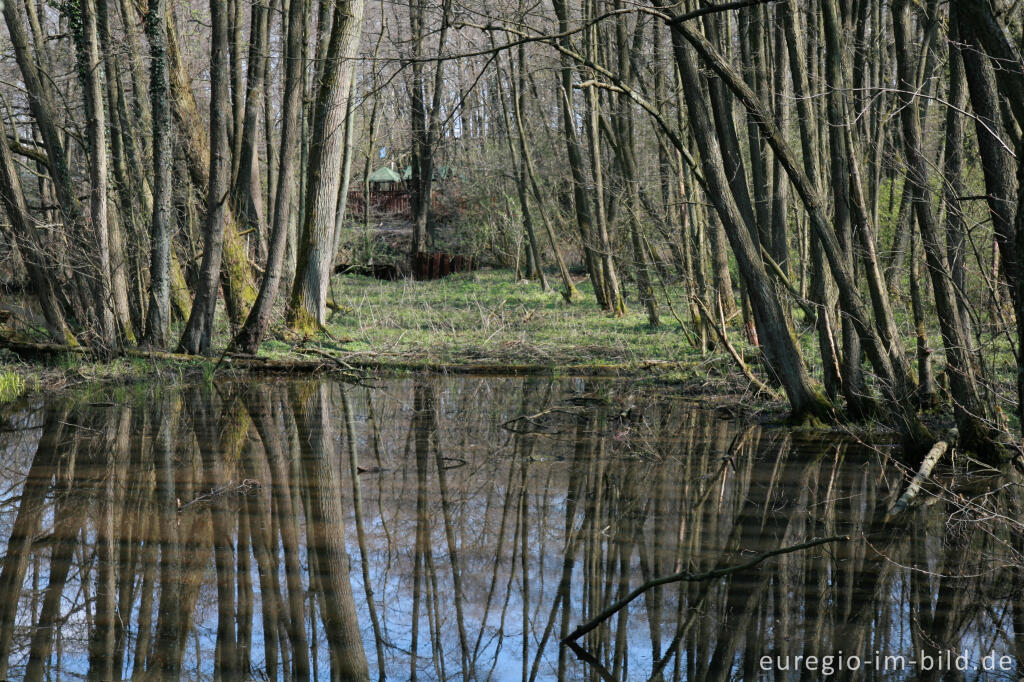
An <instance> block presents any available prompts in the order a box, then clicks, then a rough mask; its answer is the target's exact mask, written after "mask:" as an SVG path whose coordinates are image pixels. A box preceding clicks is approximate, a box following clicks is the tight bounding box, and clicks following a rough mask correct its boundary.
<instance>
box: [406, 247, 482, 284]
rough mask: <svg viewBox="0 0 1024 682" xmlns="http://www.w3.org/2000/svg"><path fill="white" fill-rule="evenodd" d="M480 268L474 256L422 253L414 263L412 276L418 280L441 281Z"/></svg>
mask: <svg viewBox="0 0 1024 682" xmlns="http://www.w3.org/2000/svg"><path fill="white" fill-rule="evenodd" d="M477 267H478V265H477V262H476V259H475V258H473V257H472V256H452V255H450V254H447V253H420V254H417V255H416V257H415V258H414V259H413V262H412V276H413V277H414V278H415V279H418V280H428V279H441V278H442V277H447V276H448V275H451V274H452V273H456V272H469V271H471V270H476V269H477Z"/></svg>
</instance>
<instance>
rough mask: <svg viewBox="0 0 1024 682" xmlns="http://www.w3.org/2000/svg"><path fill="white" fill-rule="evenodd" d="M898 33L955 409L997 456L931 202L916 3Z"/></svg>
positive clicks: (906, 132) (896, 14)
mask: <svg viewBox="0 0 1024 682" xmlns="http://www.w3.org/2000/svg"><path fill="white" fill-rule="evenodd" d="M892 14H893V35H894V39H895V50H896V60H897V63H898V70H899V81H898V82H899V90H900V98H899V99H900V102H901V105H902V106H901V113H900V119H901V122H902V125H903V143H904V148H905V152H906V155H907V160H908V162H909V168H908V181H909V183H910V191H911V192H913V199H912V201H913V203H914V209H915V211H914V212H915V214H916V216H917V224H918V226H919V227H920V229H921V241H922V243H923V245H924V251H925V255H926V257H927V261H928V269H929V272H930V275H931V280H932V288H933V290H934V293H935V307H936V310H937V312H938V316H939V326H940V328H941V330H942V339H943V344H944V345H945V349H946V364H947V375H948V377H949V387H950V392H951V393H952V396H953V401H954V414H955V416H956V419H957V425H958V426H959V429H960V441H959V442H960V445H961V447H964V448H966V449H969V450H972V451H974V452H977V453H978V454H980V455H983V456H986V457H994V456H995V450H994V448H995V444H994V441H993V436H992V434H991V433H990V432H989V429H988V427H987V426H985V421H986V414H985V412H984V405H983V403H982V401H981V399H980V396H979V395H978V385H977V379H976V376H975V363H974V359H973V358H972V357H971V353H970V348H971V345H970V340H969V339H968V337H967V335H966V333H965V330H964V328H963V325H962V318H961V317H960V314H959V307H958V305H957V300H956V292H955V291H954V289H953V285H952V282H951V280H950V273H949V265H948V263H947V262H946V251H945V248H944V246H943V242H942V239H941V237H940V235H939V229H938V221H937V219H936V217H935V214H934V211H933V210H932V206H931V203H930V196H929V194H930V186H929V180H928V163H927V160H926V159H925V157H924V153H923V151H922V140H921V120H920V117H919V116H918V111H917V106H916V102H915V101H914V99H913V98H912V96H911V92H912V91H911V90H909V89H910V88H912V87H913V86H912V82H913V73H912V69H911V64H910V55H909V43H908V40H909V35H908V34H909V24H910V7H909V5H908V3H907V0H894V3H893V6H892Z"/></svg>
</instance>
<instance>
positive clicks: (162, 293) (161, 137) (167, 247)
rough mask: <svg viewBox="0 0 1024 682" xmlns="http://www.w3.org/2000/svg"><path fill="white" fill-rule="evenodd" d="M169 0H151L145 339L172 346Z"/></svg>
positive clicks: (171, 167) (148, 24) (151, 343)
mask: <svg viewBox="0 0 1024 682" xmlns="http://www.w3.org/2000/svg"><path fill="white" fill-rule="evenodd" d="M166 20H167V0H149V12H148V13H147V15H146V35H147V37H148V38H149V54H150V62H149V99H150V103H151V105H152V107H153V115H152V120H153V223H152V227H151V228H150V229H151V237H150V267H149V312H148V313H147V315H146V332H145V337H144V341H145V343H147V344H149V345H152V346H155V347H157V348H166V347H167V345H168V343H169V342H170V338H169V334H170V325H171V230H172V220H173V215H172V214H171V199H172V195H173V192H174V190H173V188H172V186H171V174H172V169H173V166H174V152H173V151H172V150H171V104H170V101H169V95H170V88H169V85H168V71H167V30H166V28H165V26H164V22H165V21H166Z"/></svg>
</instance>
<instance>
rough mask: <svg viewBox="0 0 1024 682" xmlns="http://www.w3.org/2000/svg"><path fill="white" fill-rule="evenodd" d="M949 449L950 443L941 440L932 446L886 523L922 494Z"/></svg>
mask: <svg viewBox="0 0 1024 682" xmlns="http://www.w3.org/2000/svg"><path fill="white" fill-rule="evenodd" d="M948 449H949V443H947V442H946V441H944V440H940V441H939V442H938V443H936V444H935V445H933V446H932V449H931V450H929V451H928V454H927V455H926V456H925V458H924V461H923V462H921V468H919V469H918V470H917V474H915V475H914V479H913V480H912V481H911V482H910V485H909V486H907V489H906V491H905V492H904V493H903V494H902V495H900V499H898V500H896V504H894V505H893V506H892V508H891V509H890V510H889V512H888V513H887V514H886V515H885V522H886V523H889V522H890V521H892V520H893V519H894V518H896V517H897V516H899V515H900V514H901V513H903V512H904V511H905V510H906V509H907V508H908V507H909V506H910V505H911V504H913V502H914V499H915V498H916V497H917V494H918V493H919V492H921V486H922V485H924V482H925V481H927V480H928V477H929V476H931V475H932V469H934V468H935V465H936V464H938V463H939V460H940V459H942V456H943V455H944V454H946V450H948Z"/></svg>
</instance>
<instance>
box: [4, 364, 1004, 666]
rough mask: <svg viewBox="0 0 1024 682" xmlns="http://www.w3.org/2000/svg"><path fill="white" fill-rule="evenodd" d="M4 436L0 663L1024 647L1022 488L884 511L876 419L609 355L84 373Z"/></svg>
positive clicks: (877, 660) (592, 657)
mask: <svg viewBox="0 0 1024 682" xmlns="http://www.w3.org/2000/svg"><path fill="white" fill-rule="evenodd" d="M0 447H2V448H3V459H2V461H3V467H2V469H0V476H2V489H3V495H2V500H3V504H2V506H0V537H2V540H0V542H3V543H4V545H5V553H4V556H3V560H2V566H0V679H22V678H27V679H48V680H49V679H52V680H62V679H68V680H70V679H78V678H81V677H85V676H88V677H89V678H91V679H128V678H143V677H147V676H148V677H149V678H151V679H179V678H180V679H225V680H234V679H303V680H306V679H309V680H327V679H394V680H412V679H418V680H450V679H474V680H520V681H523V680H584V679H594V680H597V679H605V680H607V679H613V680H647V679H657V680H684V679H685V680H726V679H746V680H753V679H820V678H822V677H834V678H836V679H852V678H856V679H880V680H888V679H911V678H912V679H919V678H932V679H940V678H942V679H1017V675H1018V674H1019V673H1018V671H1017V663H1016V661H1017V655H1016V652H1018V651H1024V594H1022V590H1021V586H1022V583H1024V581H1022V571H1021V567H1022V566H1024V561H1022V560H1021V558H1020V554H1019V552H1020V550H1021V548H1022V543H1021V537H1022V535H1021V532H1020V531H1021V529H1020V524H1019V523H1018V522H1017V521H1016V519H1019V518H1021V514H1020V513H1018V511H1017V506H1016V505H1017V497H1018V496H1017V495H1016V488H1015V486H1013V485H1010V484H1008V483H1006V482H1005V481H1004V480H1003V479H1000V478H998V477H995V476H992V477H979V476H973V477H971V478H970V479H968V480H966V481H965V480H964V479H962V478H958V477H955V476H953V475H951V474H950V473H949V472H948V471H947V470H946V469H942V468H941V467H940V470H937V474H938V475H937V477H936V480H937V482H936V483H934V484H930V485H929V486H928V487H927V490H926V491H925V493H924V494H923V497H924V498H925V499H926V504H922V505H919V506H917V507H914V508H913V509H911V510H910V511H908V512H905V513H903V514H901V515H899V516H897V517H896V518H895V519H891V520H889V521H888V522H887V521H886V518H885V517H886V512H887V511H888V510H889V508H890V507H891V506H892V504H893V503H894V501H895V500H896V498H897V497H899V495H900V494H901V492H902V490H903V489H904V488H905V486H906V480H907V478H906V473H907V472H906V469H905V468H902V467H901V466H899V465H898V464H897V461H896V459H895V457H894V453H893V452H892V451H891V449H890V448H889V447H887V446H885V445H884V444H883V445H874V446H871V445H868V444H865V443H862V442H858V441H857V440H856V439H854V438H852V437H850V436H847V435H837V434H826V435H822V434H821V433H808V432H792V431H787V430H785V429H781V428H772V427H767V426H765V427H762V426H758V425H752V424H750V423H744V422H737V421H734V420H730V419H729V418H728V416H727V415H723V414H722V413H721V412H716V411H712V410H707V409H701V408H700V407H699V406H698V405H697V404H695V403H693V402H691V401H687V400H683V399H679V398H673V397H670V396H667V395H666V394H665V392H664V391H662V392H659V393H650V392H644V391H639V390H636V389H630V388H629V387H627V386H625V385H622V384H619V383H615V382H612V381H609V380H589V379H588V380H584V379H572V378H558V379H550V378H493V377H488V378H475V377H417V376H411V377H402V378H384V379H378V380H376V381H374V382H373V386H352V385H347V384H343V383H340V382H337V381H332V380H326V379H316V380H303V381H298V380H285V379H267V380H262V379H261V380H246V381H244V382H243V381H238V382H232V381H218V382H217V383H216V384H204V385H196V386H184V387H175V388H165V387H160V388H154V387H148V388H138V389H124V388H121V389H117V390H114V389H106V390H94V391H90V392H88V393H87V394H85V395H84V397H83V396H82V395H77V396H75V397H66V396H65V397H62V398H54V399H52V400H46V399H36V400H35V401H34V402H31V403H28V404H24V403H23V404H20V405H18V406H17V407H13V408H9V409H8V410H7V411H6V413H5V414H4V415H3V417H2V419H0ZM1008 510H1013V511H1008ZM844 536H848V537H849V538H850V540H849V541H848V542H844V541H842V540H841V539H837V538H841V537H844ZM815 540H818V541H821V542H820V543H819V544H815V545H813V546H810V547H806V548H804V549H800V550H795V551H791V552H786V553H781V554H777V555H775V556H772V557H769V558H766V559H765V560H763V561H760V562H757V563H755V562H754V561H753V560H754V559H758V558H761V555H763V554H764V553H766V552H771V551H775V550H779V549H784V548H789V547H792V546H794V545H800V544H806V543H808V542H809V541H815ZM741 565H745V567H743V568H741V569H740V570H723V571H722V572H721V573H722V574H721V575H719V576H717V577H714V578H711V579H704V580H685V581H674V582H668V583H666V584H663V585H660V586H657V587H654V588H652V589H650V590H648V591H646V592H644V593H643V594H642V595H640V596H639V597H638V598H636V599H635V600H633V601H632V602H631V603H630V604H629V605H628V606H627V607H626V608H623V609H621V610H619V611H618V612H616V613H614V614H613V615H612V616H611V617H609V618H607V619H605V620H603V621H602V622H600V623H599V624H598V625H597V627H595V628H593V629H592V630H590V631H589V632H587V633H586V634H584V635H583V636H581V637H579V638H578V639H577V640H575V641H576V643H577V648H576V649H575V650H574V649H572V648H570V647H567V646H562V645H560V640H561V639H563V638H565V637H566V636H567V635H569V634H570V633H571V632H572V631H573V630H574V629H575V628H577V626H579V625H581V624H583V623H585V622H587V621H588V620H590V619H592V618H593V617H595V616H597V615H598V614H599V613H600V612H601V611H602V610H603V609H605V608H606V607H608V606H609V605H611V604H613V603H615V602H616V601H617V600H620V599H621V598H623V597H624V596H626V595H627V594H629V593H630V591H631V590H634V589H636V588H637V587H639V586H640V585H642V584H643V583H645V582H647V581H650V580H652V579H654V578H658V577H662V576H669V575H672V574H676V573H687V574H700V573H703V572H708V571H713V570H715V569H729V568H734V567H737V566H741ZM1015 624H1017V625H1018V627H1016V628H1015Z"/></svg>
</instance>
